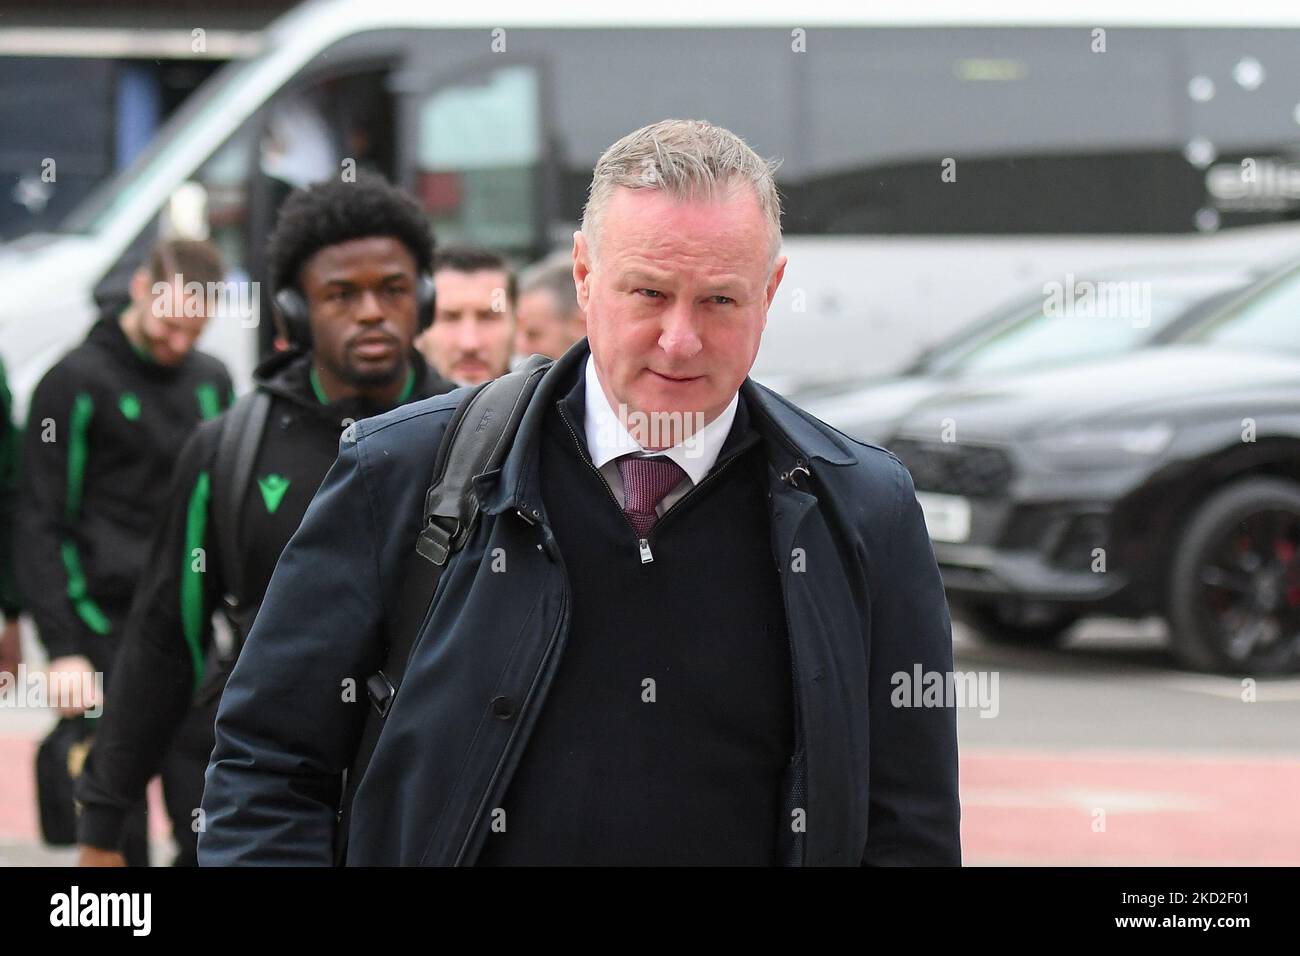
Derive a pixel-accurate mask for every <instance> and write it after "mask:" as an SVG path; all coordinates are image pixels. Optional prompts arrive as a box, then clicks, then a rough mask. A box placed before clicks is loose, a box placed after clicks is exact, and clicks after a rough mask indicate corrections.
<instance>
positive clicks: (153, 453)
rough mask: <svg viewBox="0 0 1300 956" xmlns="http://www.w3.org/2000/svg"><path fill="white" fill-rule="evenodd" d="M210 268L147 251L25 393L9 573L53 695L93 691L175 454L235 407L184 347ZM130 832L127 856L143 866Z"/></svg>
mask: <svg viewBox="0 0 1300 956" xmlns="http://www.w3.org/2000/svg"><path fill="white" fill-rule="evenodd" d="M222 271H223V269H222V263H221V259H220V256H219V255H218V253H217V251H216V249H214V248H213V247H212V246H211V245H209V244H208V243H206V242H197V241H193V240H165V241H162V242H160V243H158V244H157V245H156V246H155V247H154V249H153V251H152V253H151V255H150V256H149V259H148V261H147V262H146V263H145V264H144V265H143V266H141V268H139V269H138V270H136V272H135V273H134V274H133V275H132V276H131V280H130V287H129V288H130V302H129V304H128V305H127V306H126V307H125V309H123V310H122V311H121V312H120V314H119V313H118V311H117V309H116V307H113V306H106V308H105V311H104V312H103V313H102V314H101V317H100V319H99V321H98V322H96V323H95V324H94V325H93V326H92V327H91V329H90V333H89V334H88V335H87V336H86V339H85V341H84V342H82V343H81V344H80V345H78V346H77V347H76V348H74V349H73V350H72V351H71V352H69V353H68V354H67V355H65V356H64V357H63V358H62V359H60V360H59V361H58V362H57V363H56V364H55V365H54V367H53V368H51V369H50V370H49V372H47V373H46V374H45V377H44V378H42V379H41V381H40V384H38V385H37V386H36V391H35V393H34V394H33V395H32V401H31V409H30V413H29V417H28V424H27V430H26V435H25V437H24V443H23V454H22V475H21V490H20V495H19V509H18V514H17V519H16V523H15V526H16V546H17V547H18V548H20V549H21V556H22V560H20V561H17V562H16V570H17V580H18V585H19V589H20V591H21V593H22V594H23V595H24V597H25V604H26V606H27V608H28V610H30V612H31V614H32V617H33V618H34V619H35V622H36V630H37V633H38V634H39V636H40V640H41V642H42V643H43V644H44V646H45V649H46V651H47V653H48V655H49V658H50V665H49V668H50V671H51V673H52V675H55V679H56V680H59V681H63V682H64V683H63V684H62V685H61V686H76V687H82V688H92V687H95V686H96V681H95V679H94V675H95V673H96V672H100V673H103V674H104V675H107V674H108V673H109V672H110V670H111V667H112V663H113V659H114V657H115V655H116V653H117V648H118V645H119V641H120V638H121V631H122V624H123V623H124V621H125V618H126V614H127V610H128V608H129V607H130V602H131V596H132V593H133V591H134V589H135V586H136V583H137V582H138V581H139V580H140V578H141V576H142V575H143V574H144V572H145V569H146V559H147V557H148V553H149V539H150V536H151V535H152V533H153V530H154V528H155V526H156V525H157V524H158V521H159V519H160V517H161V516H162V512H163V507H164V504H165V501H166V498H165V491H166V489H167V486H168V483H169V482H170V480H171V475H172V468H173V465H174V464H175V462H176V456H177V454H178V453H179V451H180V449H181V447H182V446H183V445H184V444H185V440H186V439H187V438H188V437H189V435H190V433H191V432H192V431H193V430H194V428H195V426H197V425H198V423H199V422H201V421H203V420H204V419H207V418H214V417H216V416H217V415H219V414H220V413H221V410H222V409H223V408H224V407H226V406H227V405H229V404H230V401H231V400H232V398H233V389H232V386H231V381H230V376H229V375H228V374H227V372H226V369H225V366H223V365H222V364H221V362H220V361H218V360H217V359H215V358H213V357H212V356H210V355H206V354H204V353H202V352H199V351H197V350H196V349H195V348H194V343H195V342H196V340H197V339H198V337H199V335H200V334H201V333H202V332H203V328H204V326H205V325H206V323H207V319H208V309H207V306H208V299H209V296H208V295H207V290H209V289H211V288H212V285H210V284H211V283H218V282H220V281H221V280H222ZM196 283H197V285H195V284H196ZM93 696H94V695H93V694H83V695H82V699H81V700H80V701H73V702H68V701H65V702H63V703H64V706H61V707H60V713H61V715H62V716H63V718H64V721H63V722H61V724H60V725H59V726H56V728H55V731H54V734H56V735H59V739H60V740H62V739H63V738H64V737H69V738H72V737H75V738H78V739H79V740H82V741H84V740H85V739H86V738H87V737H88V736H89V734H90V732H91V729H92V727H91V725H90V724H89V723H88V722H85V721H84V718H83V717H81V715H82V714H83V713H84V712H85V711H86V710H89V709H94V708H96V707H98V706H99V705H100V704H101V703H102V701H99V700H97V699H88V698H90V697H93ZM69 721H74V722H78V723H76V725H75V726H69ZM165 785H166V784H165V782H164V786H165ZM141 812H143V801H141ZM137 832H138V836H139V837H140V842H138V843H135V844H133V849H132V850H131V851H130V852H129V854H128V856H135V857H136V858H137V861H138V862H141V863H144V862H147V859H148V855H147V845H145V844H143V832H142V831H137ZM141 857H142V858H141Z"/></svg>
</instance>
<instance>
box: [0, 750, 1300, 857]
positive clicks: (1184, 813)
mask: <svg viewBox="0 0 1300 956" xmlns="http://www.w3.org/2000/svg"><path fill="white" fill-rule="evenodd" d="M35 746H36V743H35V741H34V740H32V739H30V737H26V736H23V737H19V736H3V735H0V781H3V783H2V784H0V854H2V853H3V849H2V848H3V846H4V845H9V846H15V845H17V846H19V847H21V846H31V845H35V844H36V842H37V825H36V814H35V797H34V794H33V789H32V776H31V766H32V759H33V757H34V754H35ZM961 785H962V806H963V810H962V812H963V825H962V843H963V847H964V852H965V858H966V861H967V863H968V864H974V865H979V864H1012V865H1014V864H1024V863H1040V864H1063V865H1071V864H1083V865H1092V864H1097V865H1104V864H1114V865H1132V864H1138V865H1140V864H1169V865H1205V864H1228V865H1230V864H1246V865H1292V866H1294V865H1300V810H1298V809H1297V808H1296V806H1295V804H1294V796H1293V795H1294V794H1296V793H1300V760H1284V759H1265V758H1259V759H1250V758H1243V757H1223V758H1215V757H1205V756H1183V755H1175V754H1167V753H1145V752H1144V753H1127V754H1125V753H1112V754H1074V755H1061V754H1046V753H1032V752H1027V751H999V752H993V751H982V752H981V751H975V750H973V749H970V748H968V749H967V750H966V751H964V752H963V755H962V763H961ZM1288 795H1291V796H1288ZM152 797H153V800H152V803H153V806H154V808H155V811H156V812H155V813H154V814H153V818H152V829H153V831H154V836H155V838H158V839H163V838H165V837H166V834H167V823H166V820H165V817H164V816H163V814H162V813H161V811H160V810H159V807H160V804H159V802H158V793H157V788H156V786H155V788H154V793H153V795H152ZM1097 810H1101V811H1104V826H1105V829H1104V830H1100V831H1097V830H1094V821H1095V820H1098V819H1103V818H1101V817H1098V816H1096V815H1095V811H1097Z"/></svg>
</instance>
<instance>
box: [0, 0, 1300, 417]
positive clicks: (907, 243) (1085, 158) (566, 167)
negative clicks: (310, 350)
mask: <svg viewBox="0 0 1300 956" xmlns="http://www.w3.org/2000/svg"><path fill="white" fill-rule="evenodd" d="M897 6H898V8H899V9H897V11H896V12H894V13H887V12H883V8H878V7H876V5H864V6H863V7H862V8H861V10H854V11H853V12H820V11H818V10H817V9H812V8H810V7H809V6H806V5H805V6H801V5H797V4H796V5H794V6H791V5H790V4H788V3H776V2H772V0H752V2H746V3H743V4H740V3H736V4H729V5H727V6H726V7H723V9H724V10H726V9H729V11H730V12H726V13H722V12H718V10H717V5H710V4H701V3H698V2H680V0H661V2H658V3H653V4H631V3H609V2H592V0H575V2H570V3H566V4H565V5H564V6H563V10H562V12H559V13H557V12H550V11H548V12H542V11H541V9H540V6H539V5H538V4H535V3H522V2H517V0H507V2H489V3H482V4H469V5H465V4H460V5H447V4H437V3H431V2H428V0H380V2H360V0H321V2H313V3H307V4H304V5H303V6H301V7H299V8H296V9H295V10H294V11H292V12H291V13H289V14H288V15H286V16H285V17H283V18H282V19H281V20H279V21H277V22H276V23H275V24H274V25H272V26H271V27H270V28H269V29H268V30H267V31H266V34H265V35H264V37H262V38H261V39H262V42H261V44H260V47H261V52H260V53H258V54H257V55H255V56H252V57H250V58H248V59H246V60H242V61H238V62H234V63H231V64H230V65H228V66H226V67H224V68H223V69H222V70H221V71H220V72H219V73H218V74H217V75H215V76H213V77H212V78H211V79H210V80H208V81H207V82H206V83H205V84H204V85H203V86H202V87H201V88H200V89H199V90H198V91H197V92H196V93H194V94H193V95H192V96H191V97H190V99H189V100H188V101H187V102H186V103H185V104H184V106H182V107H181V108H180V109H179V110H178V111H177V112H176V113H175V114H174V115H173V117H172V118H171V120H170V121H169V122H168V123H167V124H166V125H165V126H164V127H163V128H162V129H161V130H160V131H159V133H158V135H157V136H156V137H155V139H154V141H153V142H152V144H151V145H150V146H149V147H148V148H147V149H146V150H145V151H144V152H143V153H142V154H141V155H140V156H139V157H138V158H137V159H136V160H135V161H134V162H133V163H132V164H131V165H130V166H129V167H127V168H126V169H124V170H123V171H122V172H121V173H120V174H118V175H117V176H115V177H114V178H113V179H112V180H110V181H108V182H107V183H105V184H104V185H103V186H102V187H100V188H99V190H98V191H97V192H96V193H93V194H92V195H91V196H90V197H88V198H87V199H86V200H85V201H83V202H82V203H81V204H80V206H79V207H78V208H76V209H75V210H74V211H73V213H72V214H71V215H69V216H68V217H67V219H66V220H65V221H64V222H63V223H62V224H61V226H60V228H59V230H58V231H56V232H50V233H44V234H29V235H26V236H23V237H21V238H19V239H17V240H14V241H12V242H10V243H7V244H5V245H3V246H0V289H3V291H4V295H3V297H2V298H0V355H2V356H3V358H4V360H5V361H6V364H7V366H8V369H9V374H10V380H11V383H12V386H13V389H14V392H15V396H16V400H17V405H18V408H19V409H20V412H21V409H22V408H23V407H24V405H25V398H26V395H27V394H28V393H29V391H30V389H31V388H32V387H33V385H34V383H35V381H36V380H37V379H38V378H39V376H40V375H41V374H42V373H43V372H44V370H45V369H46V368H47V367H48V366H49V365H50V364H51V363H52V362H53V361H54V359H55V358H56V357H57V356H58V354H59V353H61V352H62V351H63V350H65V349H67V348H68V347H70V346H71V345H72V344H73V343H74V342H76V341H77V340H78V339H79V338H80V337H81V336H82V335H83V334H84V331H85V329H86V327H87V326H88V324H89V323H90V321H91V319H92V316H93V309H94V306H93V304H92V296H93V294H94V293H95V292H96V290H99V291H100V292H103V291H104V290H106V289H112V288H113V287H114V285H115V284H117V285H118V286H120V285H121V283H122V281H123V275H124V272H125V271H126V270H128V269H129V268H130V267H131V266H132V265H133V264H134V263H136V262H137V261H139V259H140V258H141V256H142V254H143V252H144V250H145V249H146V248H147V246H148V245H149V243H150V241H151V240H152V239H153V238H155V237H156V236H157V235H158V234H159V230H160V229H166V228H169V227H170V228H173V229H181V228H182V224H186V223H187V224H188V228H189V229H190V230H191V232H193V231H194V230H197V231H198V232H199V233H200V234H202V233H207V234H210V235H211V237H212V238H213V239H214V240H215V241H216V242H218V243H219V245H220V246H221V248H222V249H223V250H224V252H225V255H226V257H227V259H228V261H229V263H230V264H231V268H232V277H233V278H234V279H235V280H239V281H247V280H259V279H260V278H261V277H262V274H263V257H264V246H265V239H266V236H267V234H268V232H269V230H270V227H271V225H272V222H273V220H274V213H275V209H276V208H277V205H278V203H279V201H280V200H281V199H282V198H283V196H284V195H285V194H286V193H287V191H288V189H289V188H290V187H291V186H293V185H295V184H301V183H303V182H306V181H310V180H313V179H319V178H324V177H326V176H331V175H340V174H341V173H342V171H343V170H345V169H347V168H349V167H348V164H353V166H355V167H356V168H366V167H370V168H374V169H378V170H380V171H382V172H384V173H385V174H387V175H388V176H389V177H390V178H392V179H393V180H394V181H396V182H398V183H400V184H402V185H403V186H405V187H406V188H408V189H410V190H411V191H412V192H413V193H414V194H415V195H416V196H418V197H419V198H420V200H421V201H422V202H423V204H424V205H425V207H426V209H427V210H428V211H429V214H430V216H431V218H432V221H433V222H434V224H435V227H436V232H437V236H438V239H439V241H441V242H447V241H453V240H463V241H472V242H476V243H481V244H485V245H488V246H491V247H494V248H497V249H499V250H502V251H505V252H507V253H509V254H510V255H512V256H513V257H515V258H516V259H517V260H518V261H520V262H523V261H527V260H530V259H533V258H536V257H538V256H540V255H542V254H544V253H545V252H547V251H548V250H550V249H552V248H554V247H556V246H567V245H568V244H569V242H570V235H571V233H572V230H573V229H574V228H575V227H576V225H577V220H578V217H579V215H580V212H581V208H582V204H583V201H584V199H585V191H586V186H587V183H588V179H589V177H590V173H591V168H592V165H593V164H594V162H595V160H596V158H597V156H598V155H599V153H600V152H601V150H602V149H603V148H604V147H605V146H607V145H609V144H610V143H611V142H613V141H614V140H615V139H617V138H618V137H620V136H621V135H623V134H624V133H626V132H628V131H630V130H632V129H634V128H636V127H637V126H640V125H642V124H644V123H647V122H650V121H653V120H657V119H662V118H665V117H693V118H703V119H708V120H710V121H713V122H716V123H720V124H722V125H725V126H727V127H729V128H731V129H733V130H735V131H736V132H737V133H739V134H740V135H742V136H743V137H745V138H746V139H747V140H748V141H749V142H750V143H751V144H752V145H753V146H754V148H755V149H756V150H758V151H759V152H760V153H761V154H763V155H765V156H769V157H773V158H777V159H780V160H781V162H782V165H781V167H780V170H779V174H778V179H779V183H780V186H781V189H782V192H783V194H784V200H785V209H786V212H785V220H784V225H785V235H786V252H787V253H788V255H789V256H790V266H789V269H788V271H787V274H786V279H785V283H784V285H783V286H782V289H781V291H780V293H779V294H778V297H777V300H776V302H775V303H774V306H773V309H772V312H771V317H770V322H769V325H768V331H767V334H766V336H765V342H764V347H763V350H762V352H761V354H760V356H759V363H758V367H757V369H756V375H757V377H759V378H763V379H765V380H768V381H770V382H772V383H774V384H784V385H788V384H791V383H797V382H800V381H807V380H826V379H839V378H846V377H852V376H858V375H866V374H869V373H874V372H881V371H886V370H889V369H891V368H894V367H897V366H898V365H900V364H902V363H904V362H905V361H906V360H908V359H909V358H911V357H912V356H913V355H915V354H916V353H917V351H918V350H919V349H921V348H922V347H923V346H925V345H927V344H929V343H931V342H933V341H934V340H935V339H937V338H938V337H940V336H941V335H943V334H945V333H947V332H950V331H952V330H954V329H955V328H957V327H958V326H960V325H961V324H962V323H963V322H965V321H967V320H968V319H971V318H973V317H974V316H976V315H979V314H981V313H983V312H985V311H986V310H987V309H989V308H990V307H991V306H993V305H995V304H996V303H998V302H999V301H1000V300H1004V299H1006V298H1008V297H1009V296H1011V295H1019V294H1022V293H1023V291H1024V289H1025V288H1026V287H1028V286H1030V285H1031V284H1033V283H1036V282H1043V281H1048V280H1051V279H1059V278H1061V277H1062V276H1064V275H1065V274H1067V273H1083V272H1093V271H1097V270H1102V269H1106V268H1110V267H1113V266H1116V265H1120V264H1124V265H1135V264H1138V263H1140V262H1141V261H1144V260H1148V259H1149V260H1152V261H1160V262H1169V261H1171V260H1180V259H1181V260H1186V261H1191V262H1194V261H1196V260H1197V259H1199V258H1202V257H1203V258H1205V259H1207V260H1216V261H1219V260H1224V259H1229V258H1232V259H1238V260H1240V259H1251V258H1257V259H1258V260H1259V261H1273V260H1275V259H1277V258H1279V257H1280V256H1282V255H1285V254H1287V253H1288V252H1291V251H1294V250H1295V249H1296V248H1297V247H1298V246H1300V224H1297V223H1296V217H1297V213H1300V162H1298V158H1300V157H1297V152H1298V150H1300V56H1297V55H1296V54H1297V50H1300V29H1297V28H1300V6H1297V5H1293V4H1285V5H1284V4H1274V5H1272V7H1275V8H1276V9H1275V10H1274V12H1271V13H1267V14H1259V15H1252V14H1249V13H1246V12H1242V11H1245V10H1247V6H1246V5H1244V4H1242V3H1236V4H1219V5H1218V6H1217V9H1215V10H1213V11H1211V12H1204V11H1198V10H1197V9H1196V8H1195V6H1194V5H1193V4H1176V5H1174V4H1171V5H1169V6H1170V7H1172V8H1174V9H1173V10H1171V12H1170V13H1168V14H1160V15H1156V14H1151V13H1144V12H1143V11H1142V10H1141V9H1139V8H1140V6H1141V5H1140V4H1135V3H1131V2H1129V3H1116V2H1113V0H1096V2H1093V3H1090V4H1088V5H1087V6H1088V12H1087V13H1086V14H1079V15H1074V14H1068V13H1061V12H1051V13H1048V12H1044V10H1043V8H1041V7H1040V5H1039V4H1034V3H999V4H994V5H992V7H991V8H981V7H979V6H978V5H975V6H970V5H968V4H959V3H955V2H945V3H938V4H931V5H929V6H928V7H927V5H924V4H915V3H914V4H911V5H903V4H899V5H897ZM1050 8H1051V7H1050V6H1049V8H1048V9H1050ZM845 9H846V10H847V9H848V8H847V7H846V8H845ZM990 10H992V11H995V12H990ZM2 32H3V31H0V33H2ZM50 122H51V123H57V122H58V118H57V117H51V118H50ZM266 293H267V290H266V289H265V288H263V290H262V296H263V303H264V304H265V302H267V301H268V300H267V299H266ZM263 315H265V312H263ZM247 325H248V323H247V322H245V321H234V320H233V319H230V318H223V319H219V320H217V321H214V322H213V323H212V324H211V326H210V329H209V334H208V337H207V342H206V345H207V347H208V348H210V349H211V350H213V351H215V352H216V353H218V354H219V355H221V357H222V358H224V359H225V360H226V361H227V363H228V364H229V365H230V366H231V369H232V371H233V372H234V373H235V374H236V377H237V381H240V382H241V383H246V382H247V376H248V372H249V370H250V368H251V366H252V364H253V362H254V359H255V357H256V354H257V351H258V349H259V348H264V347H265V346H266V342H267V338H268V335H267V329H268V327H269V325H270V323H269V322H266V321H263V322H262V323H261V330H260V334H259V333H258V332H254V331H252V330H251V329H249V328H247V327H246V326H247Z"/></svg>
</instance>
